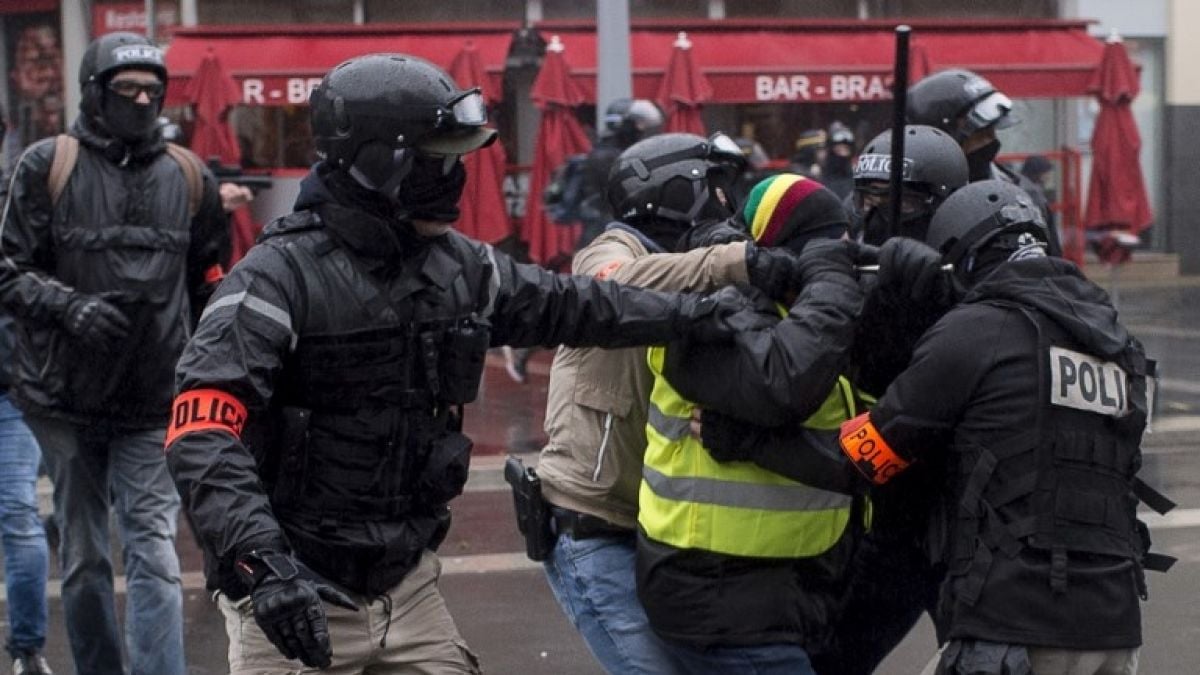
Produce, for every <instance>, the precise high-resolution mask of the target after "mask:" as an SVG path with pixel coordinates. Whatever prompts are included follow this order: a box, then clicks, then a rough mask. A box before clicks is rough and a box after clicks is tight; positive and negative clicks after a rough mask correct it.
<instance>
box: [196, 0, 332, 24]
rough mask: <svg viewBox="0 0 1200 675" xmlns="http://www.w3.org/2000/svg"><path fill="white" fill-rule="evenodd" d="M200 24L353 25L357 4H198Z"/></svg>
mask: <svg viewBox="0 0 1200 675" xmlns="http://www.w3.org/2000/svg"><path fill="white" fill-rule="evenodd" d="M196 5H197V8H196V13H197V14H198V17H199V20H200V23H201V24H223V25H230V24H260V23H267V24H270V23H350V22H351V21H352V20H353V18H354V0H255V2H246V1H245V0H198V2H197V3H196Z"/></svg>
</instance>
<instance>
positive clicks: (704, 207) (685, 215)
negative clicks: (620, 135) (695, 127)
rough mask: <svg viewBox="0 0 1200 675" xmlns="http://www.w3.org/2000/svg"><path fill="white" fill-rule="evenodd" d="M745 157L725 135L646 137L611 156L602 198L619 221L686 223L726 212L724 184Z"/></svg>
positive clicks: (730, 209) (732, 206) (727, 196)
mask: <svg viewBox="0 0 1200 675" xmlns="http://www.w3.org/2000/svg"><path fill="white" fill-rule="evenodd" d="M745 162H746V160H745V157H744V156H743V155H742V151H741V148H739V147H738V145H737V143H736V142H734V140H733V139H731V138H730V137H728V136H726V135H725V134H721V133H717V134H713V135H712V136H711V137H709V138H707V139H705V138H704V137H702V136H697V135H695V134H683V133H669V134H659V135H657V136H651V137H650V138H647V139H645V140H642V141H639V142H637V143H634V144H633V145H631V146H629V148H627V149H626V150H625V151H624V152H622V153H621V154H620V156H618V157H617V161H616V162H615V163H614V164H613V168H612V170H611V172H610V173H609V176H608V203H609V205H610V206H611V207H612V210H613V213H614V214H616V217H617V218H618V219H619V220H622V221H624V222H627V223H630V224H634V225H640V224H641V223H644V222H646V221H649V220H658V221H671V222H674V223H678V224H680V225H681V226H682V227H690V226H691V225H692V224H693V223H694V222H695V221H696V220H697V219H698V218H704V217H727V216H729V215H730V214H732V213H733V212H734V210H735V209H736V204H734V203H733V201H732V200H733V196H732V195H731V194H730V190H729V186H730V185H731V184H732V183H733V182H734V180H735V179H736V177H737V175H738V174H740V172H741V171H742V169H743V168H744V167H745Z"/></svg>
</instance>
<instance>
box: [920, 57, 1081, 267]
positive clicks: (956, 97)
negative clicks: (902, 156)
mask: <svg viewBox="0 0 1200 675" xmlns="http://www.w3.org/2000/svg"><path fill="white" fill-rule="evenodd" d="M906 116H907V118H908V122H909V123H910V124H928V125H930V126H934V127H937V128H938V129H941V130H942V131H945V132H946V133H948V134H950V135H951V136H952V137H953V138H954V140H955V141H956V142H957V143H959V144H960V145H961V146H962V149H963V152H964V153H966V155H967V164H968V165H969V166H970V172H971V182H975V181H979V180H989V179H995V180H1003V181H1007V182H1009V183H1012V184H1013V185H1016V186H1018V187H1020V188H1021V189H1022V190H1025V191H1026V192H1028V193H1029V194H1030V197H1032V198H1033V200H1034V203H1035V204H1036V205H1037V206H1038V208H1040V209H1042V212H1043V217H1044V218H1045V219H1046V221H1047V222H1050V220H1049V205H1048V204H1047V203H1046V199H1045V194H1044V193H1042V192H1041V191H1039V190H1038V189H1037V186H1036V185H1034V183H1033V182H1032V181H1030V180H1029V179H1028V178H1025V177H1024V176H1022V175H1021V174H1018V173H1015V172H1013V171H1011V170H1009V169H1008V168H1006V167H1004V166H1002V165H1000V164H997V163H996V161H995V159H996V155H997V154H998V153H999V152H1000V140H999V139H998V138H996V132H997V131H998V130H1000V129H1007V128H1009V127H1011V126H1013V125H1015V124H1017V123H1019V122H1020V119H1019V118H1018V117H1017V115H1016V114H1015V113H1014V112H1013V102H1012V99H1010V98H1009V97H1008V96H1005V95H1004V93H1003V92H1001V91H999V90H997V89H996V87H994V86H993V85H992V83H991V82H989V81H987V80H986V79H984V78H983V77H980V76H979V75H978V74H976V73H973V72H971V71H969V70H965V69H962V68H951V69H949V70H943V71H939V72H936V73H933V74H931V75H929V76H927V77H925V78H924V79H922V80H921V81H920V82H917V83H916V84H914V85H912V86H911V87H909V89H908V97H907V110H906ZM1048 233H1049V236H1050V253H1052V254H1054V255H1058V254H1059V252H1060V251H1061V250H1062V249H1061V246H1060V245H1059V240H1058V232H1057V231H1056V230H1055V229H1053V228H1050V229H1048Z"/></svg>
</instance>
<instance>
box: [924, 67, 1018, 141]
mask: <svg viewBox="0 0 1200 675" xmlns="http://www.w3.org/2000/svg"><path fill="white" fill-rule="evenodd" d="M1012 109H1013V102H1012V99H1010V98H1009V97H1007V96H1005V95H1004V94H1003V93H1001V92H999V91H997V90H996V88H995V87H993V86H992V83H991V82H988V81H987V80H985V79H984V78H982V77H980V76H979V75H977V74H975V73H973V72H971V71H969V70H964V69H962V68H953V69H950V70H943V71H940V72H937V73H933V74H932V75H929V76H927V77H925V78H924V79H922V80H921V81H920V82H917V83H916V84H914V85H913V86H911V87H909V89H908V98H907V107H906V109H905V113H906V115H907V117H908V122H909V123H910V124H928V125H929V126H934V127H937V128H939V129H941V130H942V131H945V132H946V133H948V134H950V135H951V136H953V137H954V140H955V141H957V142H958V143H960V144H961V143H962V142H963V141H965V140H966V139H967V137H969V136H970V135H971V134H973V133H975V132H977V131H980V130H981V129H986V128H988V127H994V128H996V129H1004V128H1007V127H1010V126H1012V125H1014V124H1016V123H1017V122H1019V121H1020V120H1019V119H1017V117H1016V115H1014V114H1013V112H1012Z"/></svg>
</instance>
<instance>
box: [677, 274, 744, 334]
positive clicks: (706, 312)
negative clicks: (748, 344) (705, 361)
mask: <svg viewBox="0 0 1200 675" xmlns="http://www.w3.org/2000/svg"><path fill="white" fill-rule="evenodd" d="M681 298H682V306H681V307H680V317H681V318H682V319H683V320H684V322H685V325H686V328H685V330H684V334H685V337H688V338H691V339H694V340H698V341H700V342H724V341H727V340H729V339H730V337H731V336H732V335H733V334H735V333H738V332H741V331H745V330H752V329H754V328H758V327H761V324H762V321H761V319H760V317H759V315H758V313H757V312H755V311H754V307H753V302H752V301H751V300H750V299H749V298H747V297H746V296H745V295H743V294H742V293H741V292H740V291H738V290H737V289H736V288H734V287H733V286H726V287H725V288H722V289H721V290H719V291H717V292H715V293H712V294H709V295H704V296H697V295H683V296H681Z"/></svg>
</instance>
